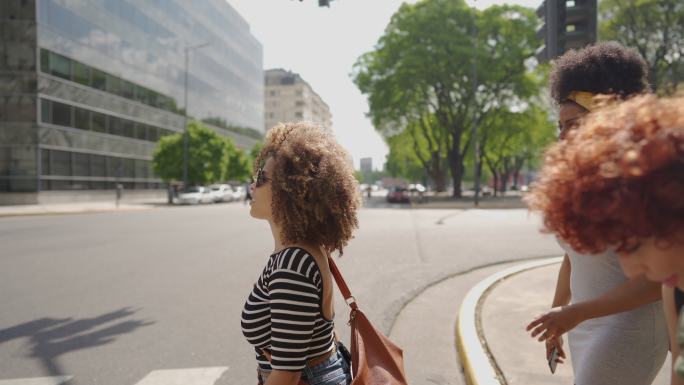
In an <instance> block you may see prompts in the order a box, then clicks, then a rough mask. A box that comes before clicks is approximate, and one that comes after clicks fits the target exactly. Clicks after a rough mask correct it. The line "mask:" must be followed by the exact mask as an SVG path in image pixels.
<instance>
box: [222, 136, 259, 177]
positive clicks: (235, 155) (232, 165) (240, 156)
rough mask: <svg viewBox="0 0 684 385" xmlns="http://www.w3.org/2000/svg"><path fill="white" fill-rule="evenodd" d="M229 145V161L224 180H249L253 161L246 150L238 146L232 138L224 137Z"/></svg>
mask: <svg viewBox="0 0 684 385" xmlns="http://www.w3.org/2000/svg"><path fill="white" fill-rule="evenodd" d="M224 139H225V140H226V146H227V147H228V163H227V164H226V174H225V176H224V177H223V180H229V181H237V182H247V181H249V179H250V178H251V177H252V162H250V158H249V157H248V156H247V155H246V154H245V152H244V151H243V150H241V149H239V148H236V147H235V145H234V144H233V141H232V140H231V139H230V138H224Z"/></svg>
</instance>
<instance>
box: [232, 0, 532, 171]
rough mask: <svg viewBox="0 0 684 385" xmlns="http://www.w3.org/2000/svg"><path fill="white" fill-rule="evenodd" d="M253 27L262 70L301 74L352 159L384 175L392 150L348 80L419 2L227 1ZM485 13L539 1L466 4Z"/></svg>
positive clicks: (337, 0) (373, 0) (363, 98)
mask: <svg viewBox="0 0 684 385" xmlns="http://www.w3.org/2000/svg"><path fill="white" fill-rule="evenodd" d="M227 1H228V3H229V4H230V5H231V6H232V7H233V8H235V9H236V10H237V11H238V13H240V15H242V17H243V18H244V19H245V20H246V21H247V23H249V25H250V30H251V31H252V34H253V35H254V36H255V37H256V38H257V40H259V42H261V44H262V46H263V54H264V69H270V68H284V69H286V70H291V71H293V72H296V73H298V74H299V75H301V76H302V78H303V79H304V80H305V81H307V82H308V83H309V84H310V85H311V87H312V88H313V89H314V91H316V92H317V93H318V94H319V95H320V96H321V98H322V99H323V100H324V101H325V102H326V103H327V104H328V106H330V112H331V113H332V116H333V132H334V134H335V137H336V138H337V140H338V141H339V142H340V144H342V146H344V147H345V148H346V149H347V151H349V153H350V154H351V156H352V158H353V159H354V166H355V168H359V160H360V159H361V158H365V157H371V158H373V168H374V169H381V168H382V167H383V165H384V163H385V156H386V155H387V153H388V148H387V145H386V144H385V142H384V141H383V139H382V137H381V136H380V135H379V134H378V133H377V132H376V131H375V129H374V128H373V125H372V123H371V121H370V119H368V118H367V117H366V113H367V112H368V103H367V101H366V97H365V96H364V95H362V94H361V92H360V91H359V90H358V88H356V85H355V84H354V83H353V81H352V79H351V77H350V74H351V72H352V69H353V65H354V63H355V62H356V60H357V59H358V57H359V56H361V55H362V54H363V53H365V52H368V51H371V50H372V49H373V47H374V46H375V44H376V42H377V41H378V39H379V38H380V36H382V34H383V31H384V29H385V27H386V26H387V23H389V20H390V18H391V16H392V14H394V12H395V11H397V10H398V9H399V6H400V5H401V4H402V3H403V2H408V3H415V0H409V1H400V0H333V1H331V3H330V8H326V7H319V6H318V0H303V1H299V0H227ZM466 2H467V3H468V4H469V5H471V6H472V5H473V4H475V6H476V7H477V8H480V9H484V8H487V7H489V6H491V5H493V4H502V3H509V4H520V5H523V6H526V7H532V8H536V7H537V6H538V5H539V4H540V3H541V0H509V1H495V0H479V1H473V0H466Z"/></svg>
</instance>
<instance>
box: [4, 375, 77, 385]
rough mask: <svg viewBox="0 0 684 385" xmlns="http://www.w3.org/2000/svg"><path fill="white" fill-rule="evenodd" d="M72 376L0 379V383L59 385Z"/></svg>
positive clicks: (5, 384)
mask: <svg viewBox="0 0 684 385" xmlns="http://www.w3.org/2000/svg"><path fill="white" fill-rule="evenodd" d="M73 377H74V376H57V377H34V378H16V379H13V380H0V385H61V384H63V383H65V382H67V381H69V380H70V379H72V378H73Z"/></svg>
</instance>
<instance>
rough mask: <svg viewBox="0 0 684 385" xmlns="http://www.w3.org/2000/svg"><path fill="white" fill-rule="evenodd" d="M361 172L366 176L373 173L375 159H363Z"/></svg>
mask: <svg viewBox="0 0 684 385" xmlns="http://www.w3.org/2000/svg"><path fill="white" fill-rule="evenodd" d="M361 172H362V173H364V174H366V173H371V172H373V158H361Z"/></svg>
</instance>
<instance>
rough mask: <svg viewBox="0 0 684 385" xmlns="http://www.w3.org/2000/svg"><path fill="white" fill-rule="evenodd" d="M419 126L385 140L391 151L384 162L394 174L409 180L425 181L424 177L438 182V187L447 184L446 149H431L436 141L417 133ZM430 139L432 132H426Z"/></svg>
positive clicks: (410, 127)
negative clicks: (435, 150)
mask: <svg viewBox="0 0 684 385" xmlns="http://www.w3.org/2000/svg"><path fill="white" fill-rule="evenodd" d="M417 131H418V128H417V127H416V125H411V126H409V127H407V128H406V129H405V130H404V131H403V132H401V133H399V134H396V135H393V136H391V137H388V138H387V139H386V141H387V144H388V146H389V154H387V161H386V163H385V171H386V172H387V173H388V174H389V175H390V176H392V177H395V178H404V179H407V180H409V181H412V182H413V181H422V182H423V183H426V181H425V180H424V179H425V176H428V174H429V177H430V180H432V181H433V182H435V187H436V188H435V189H436V190H438V191H443V189H441V190H439V189H438V188H437V187H438V186H440V185H441V186H443V185H444V184H446V173H447V163H446V149H445V148H444V147H445V146H443V148H442V149H441V151H437V152H431V151H430V150H429V147H428V146H429V145H430V144H431V143H434V142H430V141H428V140H427V139H426V138H425V137H424V136H423V135H421V134H420V133H418V132H417ZM427 137H428V138H430V136H429V133H428V135H427Z"/></svg>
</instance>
